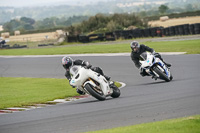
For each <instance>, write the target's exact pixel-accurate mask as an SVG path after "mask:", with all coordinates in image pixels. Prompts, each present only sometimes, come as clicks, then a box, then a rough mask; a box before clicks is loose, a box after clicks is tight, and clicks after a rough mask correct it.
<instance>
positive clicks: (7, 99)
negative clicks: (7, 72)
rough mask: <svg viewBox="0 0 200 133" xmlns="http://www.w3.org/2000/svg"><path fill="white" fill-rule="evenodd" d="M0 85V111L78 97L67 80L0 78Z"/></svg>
mask: <svg viewBox="0 0 200 133" xmlns="http://www.w3.org/2000/svg"><path fill="white" fill-rule="evenodd" d="M0 83H1V84H0V109H4V108H8V107H22V106H28V105H33V104H37V103H46V102H48V101H52V100H54V99H60V98H61V99H62V98H67V97H71V96H76V95H79V94H78V93H77V92H76V89H75V88H72V87H71V86H70V85H69V82H68V80H67V79H54V78H11V77H0ZM116 85H117V86H121V85H120V84H119V83H116Z"/></svg>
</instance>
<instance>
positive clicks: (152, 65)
mask: <svg viewBox="0 0 200 133" xmlns="http://www.w3.org/2000/svg"><path fill="white" fill-rule="evenodd" d="M139 62H140V63H141V67H140V69H143V70H145V71H146V73H148V74H149V75H150V76H152V77H153V78H154V79H155V80H156V79H157V78H159V79H161V80H165V81H167V82H169V81H171V80H172V79H173V77H172V74H171V72H170V70H169V68H168V67H167V66H166V65H165V63H163V61H162V60H160V59H159V58H157V57H155V56H154V55H153V54H152V53H149V52H143V53H142V54H141V55H140V60H139Z"/></svg>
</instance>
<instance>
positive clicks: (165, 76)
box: [154, 67, 170, 82]
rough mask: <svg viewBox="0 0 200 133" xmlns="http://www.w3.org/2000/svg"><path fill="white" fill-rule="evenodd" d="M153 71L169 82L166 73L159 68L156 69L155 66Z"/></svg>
mask: <svg viewBox="0 0 200 133" xmlns="http://www.w3.org/2000/svg"><path fill="white" fill-rule="evenodd" d="M154 71H155V72H156V73H157V74H158V75H159V76H160V78H161V79H163V80H165V81H167V82H169V81H170V79H169V78H168V77H167V75H166V74H165V73H163V72H162V71H161V70H160V69H158V68H157V67H154Z"/></svg>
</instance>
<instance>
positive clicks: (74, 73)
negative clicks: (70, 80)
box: [70, 66, 79, 75]
mask: <svg viewBox="0 0 200 133" xmlns="http://www.w3.org/2000/svg"><path fill="white" fill-rule="evenodd" d="M78 69H79V67H78V66H73V67H72V68H71V69H70V73H71V75H76V74H77V73H78Z"/></svg>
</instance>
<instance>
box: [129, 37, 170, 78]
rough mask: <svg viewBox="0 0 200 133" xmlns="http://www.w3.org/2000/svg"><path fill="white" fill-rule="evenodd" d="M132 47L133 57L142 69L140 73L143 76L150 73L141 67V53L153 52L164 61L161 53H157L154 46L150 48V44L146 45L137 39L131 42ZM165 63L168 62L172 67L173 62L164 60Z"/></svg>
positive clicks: (167, 64)
mask: <svg viewBox="0 0 200 133" xmlns="http://www.w3.org/2000/svg"><path fill="white" fill-rule="evenodd" d="M130 47H131V49H132V51H131V59H132V61H133V62H134V63H135V66H136V67H137V68H138V69H140V75H141V76H143V77H144V76H147V75H148V74H147V73H146V72H145V71H144V70H143V69H141V68H140V66H141V65H140V63H139V59H140V54H141V53H143V52H145V51H148V52H151V53H152V54H154V55H155V57H158V58H159V59H160V60H162V61H163V59H162V57H161V55H160V54H159V53H156V52H155V51H154V49H153V48H150V47H148V46H146V45H144V44H141V45H140V44H139V43H138V42H137V41H132V42H131V43H130ZM163 62H164V61H163ZM164 63H165V64H166V66H167V67H171V64H169V63H166V62H164Z"/></svg>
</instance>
